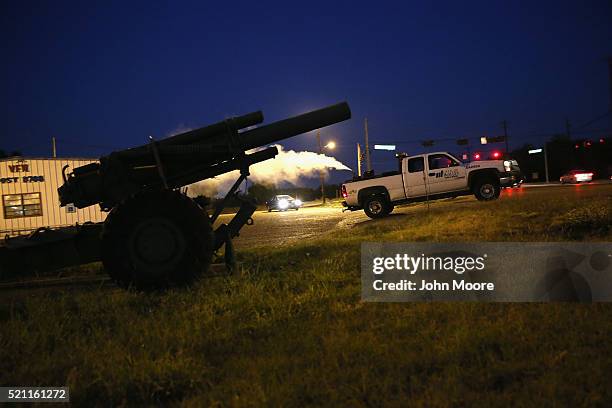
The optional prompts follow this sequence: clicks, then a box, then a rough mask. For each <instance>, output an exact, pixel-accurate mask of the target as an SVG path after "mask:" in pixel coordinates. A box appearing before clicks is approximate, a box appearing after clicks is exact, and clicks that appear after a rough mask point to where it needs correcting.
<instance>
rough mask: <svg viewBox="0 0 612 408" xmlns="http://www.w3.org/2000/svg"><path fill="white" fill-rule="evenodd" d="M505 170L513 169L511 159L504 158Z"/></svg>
mask: <svg viewBox="0 0 612 408" xmlns="http://www.w3.org/2000/svg"><path fill="white" fill-rule="evenodd" d="M504 170H506V171H510V170H512V162H511V161H510V160H504Z"/></svg>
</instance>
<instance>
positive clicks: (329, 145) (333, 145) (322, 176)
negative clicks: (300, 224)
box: [317, 130, 336, 205]
mask: <svg viewBox="0 0 612 408" xmlns="http://www.w3.org/2000/svg"><path fill="white" fill-rule="evenodd" d="M317 144H318V145H319V154H323V149H328V150H334V149H335V148H336V142H334V141H330V142H327V144H326V145H325V146H323V145H322V144H321V131H320V130H317ZM319 177H320V179H321V198H322V199H323V204H324V205H325V174H324V173H323V169H321V170H319Z"/></svg>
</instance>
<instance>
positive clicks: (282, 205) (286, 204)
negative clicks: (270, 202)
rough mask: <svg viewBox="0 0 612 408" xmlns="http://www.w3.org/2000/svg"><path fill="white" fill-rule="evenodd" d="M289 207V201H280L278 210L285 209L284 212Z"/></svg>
mask: <svg viewBox="0 0 612 408" xmlns="http://www.w3.org/2000/svg"><path fill="white" fill-rule="evenodd" d="M287 207H289V201H287V200H285V199H283V200H278V208H280V209H283V210H284V209H285V208H287Z"/></svg>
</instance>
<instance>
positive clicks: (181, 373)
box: [0, 189, 612, 407]
mask: <svg viewBox="0 0 612 408" xmlns="http://www.w3.org/2000/svg"><path fill="white" fill-rule="evenodd" d="M607 191H609V190H607ZM542 197H545V198H542ZM565 240H580V241H611V240H612V194H609V193H606V194H599V195H592V196H590V195H585V196H572V197H567V196H566V195H565V194H564V193H563V191H562V189H559V191H557V190H551V193H550V194H546V195H538V196H534V198H529V197H525V198H512V197H508V198H506V199H502V200H499V201H496V202H490V203H479V202H475V201H473V200H467V201H459V202H457V203H456V205H455V206H453V207H452V211H451V210H449V207H448V206H443V205H441V204H433V205H432V206H431V208H430V210H429V211H428V210H427V209H426V207H425V206H424V205H420V206H419V207H418V208H416V209H415V212H414V213H411V215H406V214H400V215H396V216H392V217H389V218H387V219H383V220H379V221H376V222H370V223H364V224H361V225H358V226H356V227H354V228H352V229H351V230H348V231H340V232H338V231H335V232H331V233H330V234H329V235H327V236H324V237H321V238H320V239H318V240H310V241H306V242H303V243H301V244H299V245H293V246H289V247H283V248H261V249H257V250H254V251H251V252H246V253H244V252H243V253H241V254H240V256H241V258H242V261H243V265H244V268H243V271H242V274H241V275H239V276H232V277H226V278H214V279H204V280H202V281H201V282H200V283H198V284H197V285H196V286H194V287H192V288H190V289H188V290H173V291H169V292H167V293H164V294H144V293H132V292H125V291H121V290H118V289H114V288H113V289H111V288H109V289H105V290H101V291H77V292H74V291H72V292H62V291H53V292H48V293H47V292H45V293H43V294H41V295H39V296H35V297H25V298H23V299H20V300H14V301H11V302H3V304H2V306H1V308H0V325H1V330H0V383H1V384H2V385H9V384H10V385H31V386H32V385H40V386H43V385H44V386H53V385H58V386H59V385H68V386H69V387H70V389H71V396H72V400H73V402H74V403H76V404H77V405H100V406H108V405H141V404H160V403H167V404H182V405H185V406H209V405H214V406H261V405H272V406H278V405H283V406H288V405H289V406H290V405H300V406H301V405H329V406H339V405H342V406H344V405H352V406H379V405H382V404H383V403H387V404H389V405H393V406H406V405H414V406H427V407H429V406H449V405H461V406H468V405H470V406H471V405H477V406H501V405H518V406H591V405H593V406H610V404H611V403H612V353H611V352H612V340H610V334H611V333H612V305H608V304H593V305H584V304H561V303H556V304H479V303H432V304H411V303H403V304H374V303H363V302H361V301H360V297H359V294H360V272H359V259H360V254H359V244H360V242H361V241H440V242H441V241H565Z"/></svg>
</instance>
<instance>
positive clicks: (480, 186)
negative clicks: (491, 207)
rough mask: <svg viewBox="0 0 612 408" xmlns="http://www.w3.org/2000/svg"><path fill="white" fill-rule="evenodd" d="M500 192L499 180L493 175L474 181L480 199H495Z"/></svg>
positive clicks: (477, 196) (476, 194) (475, 191)
mask: <svg viewBox="0 0 612 408" xmlns="http://www.w3.org/2000/svg"><path fill="white" fill-rule="evenodd" d="M500 193H501V188H500V186H499V182H497V181H496V180H495V179H494V178H492V177H483V178H480V179H479V180H476V182H475V183H474V195H475V196H476V198H477V199H478V200H480V201H490V200H495V199H497V198H499V194H500Z"/></svg>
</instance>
